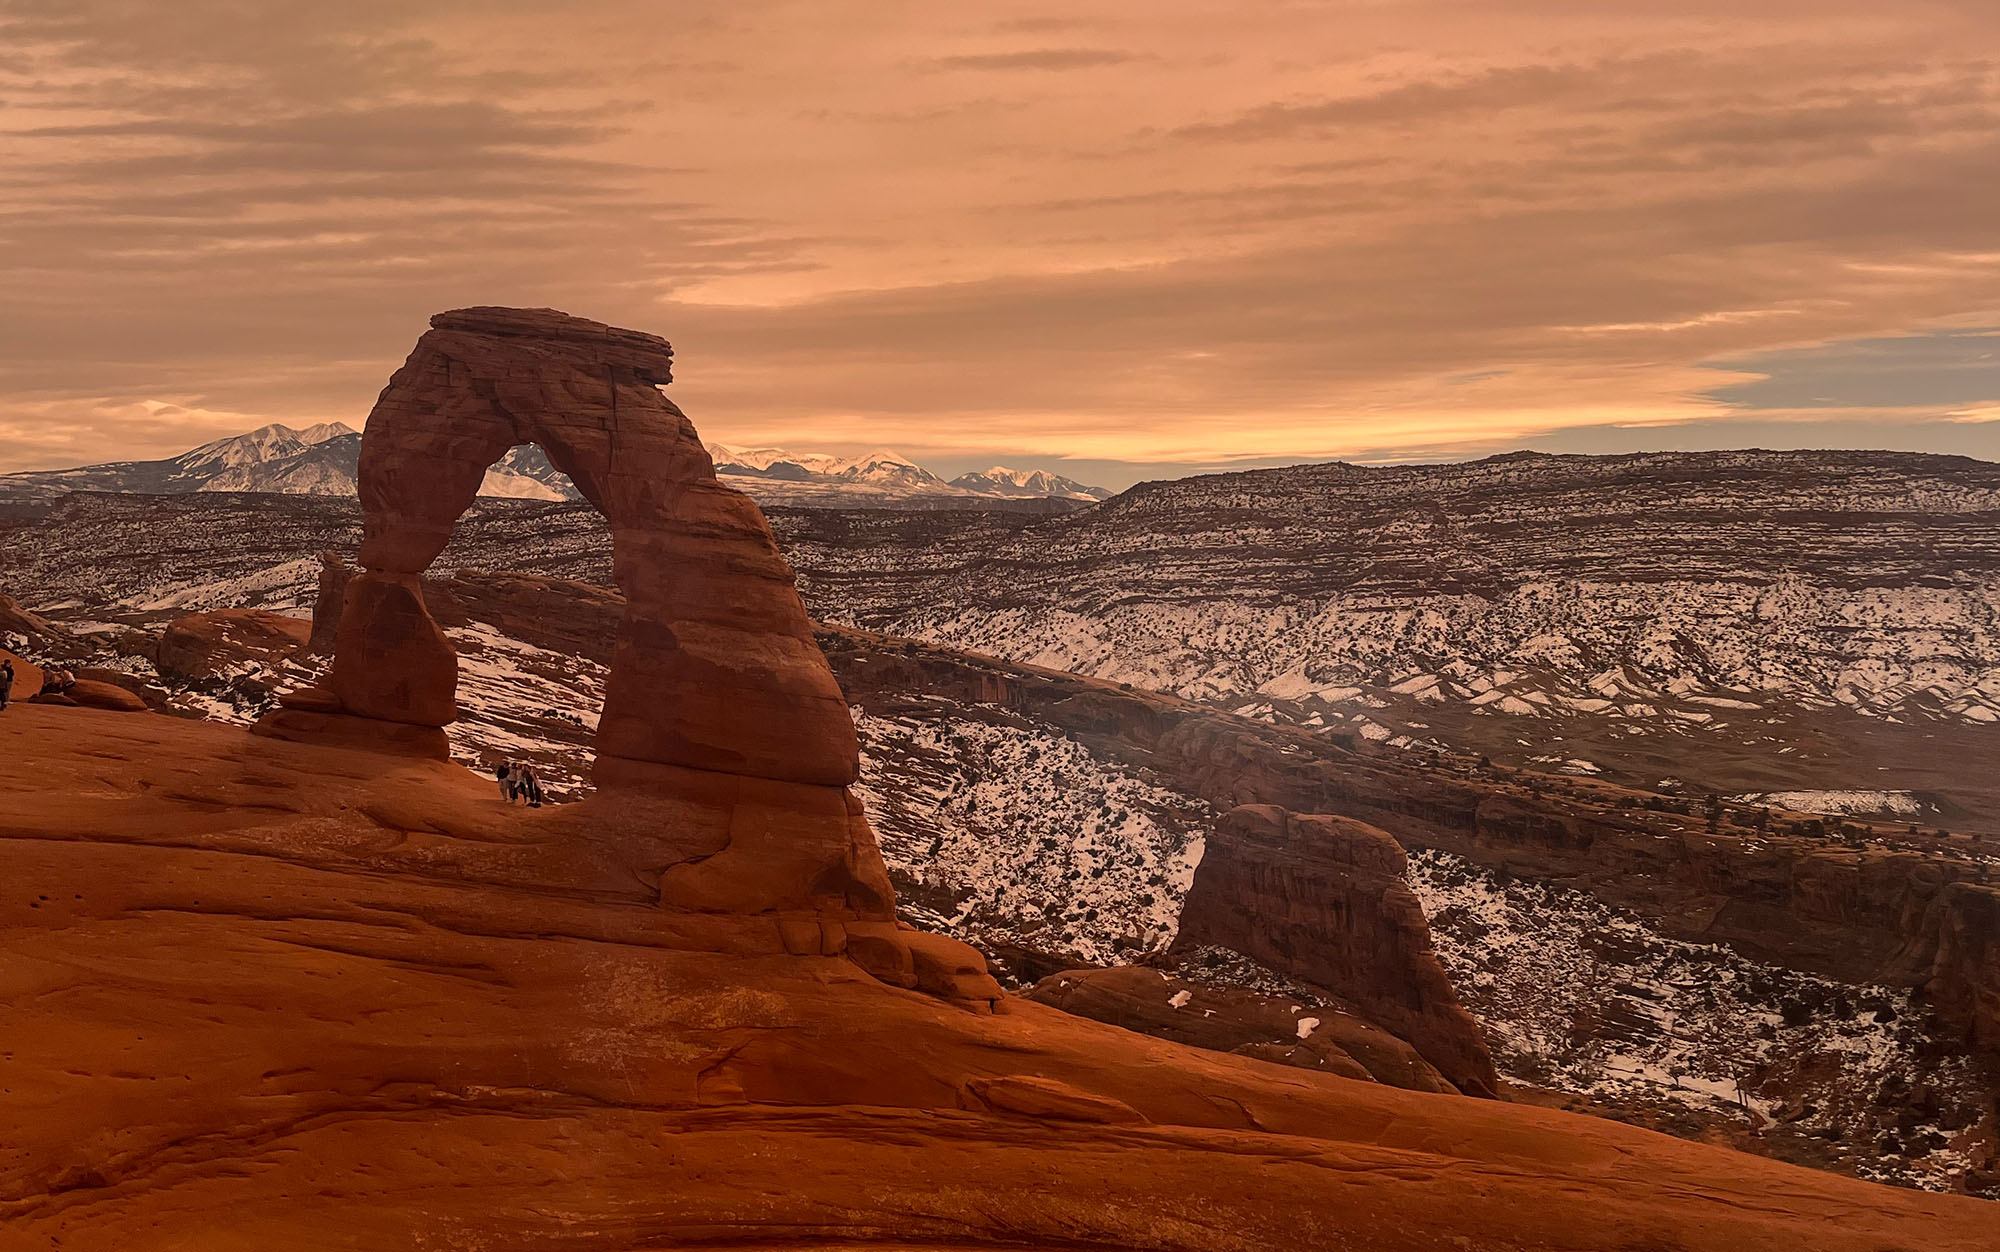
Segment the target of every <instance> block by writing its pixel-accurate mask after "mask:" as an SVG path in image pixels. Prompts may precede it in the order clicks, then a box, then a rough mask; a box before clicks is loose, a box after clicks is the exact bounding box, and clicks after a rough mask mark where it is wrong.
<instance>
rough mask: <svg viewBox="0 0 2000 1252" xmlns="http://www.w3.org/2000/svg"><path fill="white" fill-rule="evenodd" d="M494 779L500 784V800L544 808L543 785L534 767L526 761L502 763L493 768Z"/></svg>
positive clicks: (533, 807)
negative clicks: (536, 775)
mask: <svg viewBox="0 0 2000 1252" xmlns="http://www.w3.org/2000/svg"><path fill="white" fill-rule="evenodd" d="M493 777H494V780H495V781H497V782H498V783H499V784H500V798H501V799H502V800H505V801H506V802H507V803H508V804H525V805H527V806H528V807H529V808H531V809H538V808H541V807H542V784H541V780H540V779H538V778H536V777H535V770H534V767H533V766H531V765H529V764H527V763H526V762H524V761H502V762H501V763H500V764H498V765H496V766H494V767H493Z"/></svg>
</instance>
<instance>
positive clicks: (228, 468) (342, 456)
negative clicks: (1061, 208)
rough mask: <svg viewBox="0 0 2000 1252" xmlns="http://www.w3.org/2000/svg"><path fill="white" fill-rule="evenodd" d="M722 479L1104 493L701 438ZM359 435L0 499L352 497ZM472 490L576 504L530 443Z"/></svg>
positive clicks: (884, 457) (788, 497) (959, 503)
mask: <svg viewBox="0 0 2000 1252" xmlns="http://www.w3.org/2000/svg"><path fill="white" fill-rule="evenodd" d="M708 452H709V455H710V456H711V457H712V458H713V459H714V461H715V469H716V473H717V475H719V476H720V477H721V479H722V481H724V482H725V483H727V484H729V485H730V486H732V487H735V488H737V489H738V490H739V491H743V492H746V493H748V494H749V495H751V496H753V497H755V498H756V499H757V500H758V501H759V502H761V503H764V504H788V505H793V506H796V507H808V508H1007V509H1021V508H1037V509H1047V510H1061V509H1064V508H1070V507H1075V506H1077V505H1084V504H1090V503H1094V502H1096V501H1098V500H1102V499H1105V498H1107V497H1108V496H1109V495H1110V494H1111V493H1110V492H1108V491H1105V490H1104V489H1103V488H1101V487H1087V486H1084V485H1083V484H1081V483H1076V482H1073V481H1071V480H1070V479H1067V478H1062V477H1059V476H1057V475H1054V474H1050V473H1048V472H1047V471H1044V470H1021V471H1016V470H1002V469H994V470H989V471H987V473H986V474H983V475H981V474H968V475H964V476H963V477H961V478H960V479H958V480H956V481H954V482H949V483H947V482H945V481H944V480H943V479H941V478H939V477H938V476H937V475H936V474H933V473H931V472H930V471H929V470H927V469H925V468H924V467H923V466H921V465H918V464H917V463H916V462H914V461H912V460H910V459H909V458H908V457H904V456H899V455H897V454H896V453H894V452H871V453H869V454H868V455H867V456H861V457H840V456H834V455H831V454H828V453H819V452H790V451H787V450H785V449H783V448H731V447H728V446H726V445H724V444H710V445H708ZM360 457H361V435H360V433H359V432H357V431H355V430H353V429H352V428H350V427H348V426H345V425H343V424H341V423H339V422H327V423H323V424H321V425H317V426H309V427H307V428H306V429H304V430H294V429H292V428H291V427H289V426H283V425H278V424H273V425H270V426H264V427H260V428H259V429H257V430H253V431H249V432H247V433H245V434H241V435H232V436H230V437H228V438H226V439H217V440H214V441H213V442H210V443H205V444H203V445H202V446H201V447H199V448H195V449H193V450H192V451H189V452H184V453H182V454H181V455H180V456H177V457H172V458H169V459H166V460H161V461H121V462H116V463H113V464H108V465H89V466H82V467H79V468H77V469H66V470H32V471H28V472H26V473H20V474H7V475H0V496H14V497H20V496H48V495H56V494H60V493H62V492H66V491H122V492H134V493H139V494H144V495H176V494H179V493H181V492H188V491H207V492H221V491H242V492H267V493H271V494H275V495H311V496H352V495H353V494H354V490H355V475H356V471H357V466H358V465H359V463H360ZM479 494H480V495H482V496H493V497H499V498H504V499H515V500H572V501H575V500H581V499H583V496H582V494H581V493H579V492H578V491H577V490H576V488H575V486H574V485H572V484H571V482H570V481H569V477H568V476H567V475H565V474H564V473H563V472H562V471H561V470H559V469H557V468H556V467H555V466H554V465H553V464H551V463H550V461H549V458H548V455H547V454H546V453H544V452H543V451H542V449H541V448H539V447H537V446H535V445H534V444H523V445H521V446H520V447H517V448H514V449H513V450H512V451H510V452H508V453H507V455H506V456H504V457H502V458H501V459H500V460H499V461H497V462H495V463H494V465H493V467H492V468H491V469H490V470H488V471H487V473H486V479H485V481H484V482H483V483H481V484H480V489H479Z"/></svg>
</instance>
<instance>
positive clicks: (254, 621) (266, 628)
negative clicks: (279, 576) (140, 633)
mask: <svg viewBox="0 0 2000 1252" xmlns="http://www.w3.org/2000/svg"><path fill="white" fill-rule="evenodd" d="M311 634H312V623H311V622H309V621H306V620H305V619H304V618H298V617H286V616H284V615H283V614H281V613H271V612H267V611H265V610H263V609H217V610H215V611H214V612H209V613H187V614H183V615H182V616H180V617H177V618H175V619H174V620H173V621H171V622H169V623H168V624H167V628H166V630H165V631H164V632H162V633H161V635H160V641H159V644H158V645H157V646H156V647H155V649H154V651H153V659H154V663H155V664H156V665H158V666H159V668H160V672H161V673H162V674H167V675H171V676H173V677H176V678H214V677H216V676H217V675H218V674H219V673H221V672H222V671H223V670H225V669H228V668H229V667H230V666H232V665H239V664H242V663H243V662H246V661H264V662H272V661H278V660H282V659H284V658H285V657H288V656H290V655H292V654H293V653H295V652H297V651H299V649H300V648H302V647H303V646H304V645H305V643H306V640H307V639H308V638H309V637H310V636H311Z"/></svg>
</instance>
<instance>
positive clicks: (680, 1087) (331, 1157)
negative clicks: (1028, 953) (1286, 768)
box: [0, 706, 1993, 1252]
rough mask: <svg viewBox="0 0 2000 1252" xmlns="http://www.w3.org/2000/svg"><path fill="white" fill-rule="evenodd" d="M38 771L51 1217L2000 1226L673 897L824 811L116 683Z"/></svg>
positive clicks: (821, 929)
mask: <svg viewBox="0 0 2000 1252" xmlns="http://www.w3.org/2000/svg"><path fill="white" fill-rule="evenodd" d="M0 761H5V762H7V765H6V768H5V769H4V770H0V852H3V853H4V859H5V864H6V866H7V876H6V877H7V882H8V885H9V888H10V889H9V890H8V891H7V892H5V893H0V997H4V1000H5V1003H6V1004H7V1011H6V1013H4V1014H0V1056H4V1058H5V1069H6V1080H5V1082H4V1083H0V1122H4V1124H6V1125H7V1126H9V1127H10V1133H9V1135H8V1136H7V1139H6V1143H5V1147H4V1150H0V1248H4V1249H6V1250H7V1252H12V1250H13V1249H15V1248H20V1249H24V1250H25V1249H29V1248H64V1249H82V1250H89V1252H94V1250H96V1249H114V1248H117V1249H125V1248H132V1249H139V1248H165V1247H189V1248H193V1247H199V1248H203V1249H208V1250H212V1252H252V1250H259V1252H261V1250H262V1249H269V1248H287V1249H299V1250H301V1252H319V1250H320V1249H326V1250H328V1252H330V1250H331V1249H335V1248H357V1247H360V1248H390V1247H394V1248H403V1247H409V1248H429V1247H435V1248H466V1249H473V1248H477V1249H488V1250H491V1252H503V1250H507V1252H512V1250H521V1252H525V1250H526V1249H529V1248H533V1249H536V1252H604V1250H607V1249H613V1248H619V1249H623V1248H639V1247H669V1246H686V1245H696V1244H698V1245H700V1246H704V1247H715V1248H737V1249H745V1250H746V1252H747V1250H748V1249H757V1248H770V1247H774V1246H777V1245H778V1244H783V1245H784V1246H787V1247H792V1246H797V1247H806V1246H840V1247H854V1248H859V1247H896V1248H900V1249H909V1250H911V1252H919V1250H922V1249H939V1250H950V1252H966V1250H968V1249H971V1248H974V1247H995V1246H1020V1247H1064V1248H1111V1247H1117V1248H1146V1249H1151V1250H1153V1252H1214V1250H1217V1249H1231V1250H1234V1252H1262V1250H1264V1249H1271V1250H1273V1252H1276V1250H1278V1249H1294V1248H1298V1247H1300V1246H1312V1247H1329V1248H1332V1247H1368V1248H1371V1249H1380V1250H1381V1252H1420V1250H1421V1252H1428V1250H1429V1249H1434V1248H1439V1247H1464V1248H1479V1249H1481V1250H1482V1252H1529V1250H1530V1249H1533V1250H1534V1252H1602V1250H1603V1249H1609V1248H1621V1249H1642V1248H1676V1249H1680V1250H1682V1252H1741V1250H1743V1249H1750V1248H1795V1247H1810V1248H1814V1249H1818V1250H1821V1252H1881V1250H1882V1249H1885V1248H1917V1247H1922V1248H1924V1249H1926V1252H1985V1249H1987V1248H1990V1246H1991V1239H1992V1229H1993V1227H1992V1209H1991V1206H1990V1205H1987V1204H1984V1203H1981V1202H1977V1201H1972V1200H1967V1199H1964V1198H1959V1197H1950V1196H1934V1195H1924V1194H1919V1193H1914V1192H1907V1191H1896V1190H1892V1189H1888V1188H1883V1187H1877V1186H1871V1185H1868V1184H1864V1183H1859V1182H1856V1181H1854V1180H1851V1179H1844V1178H1839V1177H1835V1176H1832V1175H1827V1174H1820V1173H1815V1172H1813V1171H1809V1170H1804V1169H1798V1168H1795V1167H1790V1166H1785V1165H1781V1164H1778V1163H1775V1162H1772V1161H1767V1160H1761V1159H1757V1158H1752V1157H1746V1156H1741V1155H1738V1154H1735V1153H1731V1152H1727V1151H1725V1150H1722V1149H1718V1148H1714V1147H1708V1146H1704V1145H1700V1144H1692V1143H1686V1142H1681V1141H1678V1140H1673V1139H1668V1138H1664V1137H1662V1136H1659V1135H1654V1134H1649V1133H1645V1132H1642V1131H1637V1130H1633V1129H1631V1128H1629V1127H1624V1126H1620V1125H1616V1124H1614V1123H1610V1122H1606V1121H1602V1120H1598V1119H1593V1118H1583V1117H1575V1116H1570V1115H1565V1114H1561V1113H1555V1112H1550V1111H1545V1110H1539V1109H1532V1108H1524V1107H1520V1106H1515V1105H1508V1104H1504V1103H1501V1102H1496V1101H1477V1100H1464V1099H1460V1098H1458V1097H1455V1096H1449V1095H1431V1094H1422V1093H1417V1092H1411V1091H1401V1090H1397V1089H1395V1088H1391V1087H1385V1086H1382V1085H1380V1084H1377V1083H1362V1082H1350V1081H1346V1080H1343V1079H1340V1078H1337V1077H1334V1076H1331V1075H1328V1074H1324V1073H1314V1072H1310V1071H1308V1070H1305V1069H1299V1068H1284V1067H1280V1066H1274V1065H1269V1064H1265V1063H1262V1062H1259V1061H1254V1060H1250V1059H1245V1058H1243V1057H1235V1056H1227V1055H1221V1054H1218V1053H1214V1052H1204V1051H1197V1050H1194V1049H1189V1048H1184V1047H1180V1046H1177V1045H1174V1044H1171V1043H1167V1042H1164V1041H1161V1040H1157V1039H1150V1038H1146V1037H1144V1036H1141V1035H1134V1034H1131V1033H1129V1032H1126V1031H1122V1030H1118V1029H1115V1028H1113V1027H1109V1026H1104V1025H1101V1024H1098V1023H1095V1022H1090V1021H1084V1020H1081V1019H1078V1018H1074V1017H1070V1016H1068V1015H1065V1014H1062V1013H1059V1012H1057V1011H1055V1010H1053V1009H1049V1008H1046V1007H1044V1006H1041V1005H1037V1004H1032V1003H1019V1002H1016V1003H1011V1004H1010V1011H1009V1012H1007V1013H1004V1014H1001V1015H998V1016H990V1015H980V1014H973V1013H966V1012H962V1011H959V1010H957V1009H956V1008H954V1007H952V1006H951V1005H949V1004H946V1003H942V1002H940V1001H939V1000H938V999H935V998H931V997H927V996H921V995H914V994H911V993H910V992H909V991H907V990H904V989H901V988H899V987H895V986H888V985H884V983H883V982H881V981H879V980H877V979H875V978H871V977H868V976H867V975H865V974H864V973H862V972H861V970H859V969H857V968H856V966H855V965H854V964H853V963H851V962H849V961H845V960H840V959H836V958H833V957H831V956H828V955H826V954H825V952H826V947H827V945H826V944H825V939H826V936H827V935H828V933H829V931H830V928H829V927H828V926H827V925H825V924H815V925H812V926H805V925H802V924H800V919H799V917H798V915H796V914H790V913H786V912H784V911H781V910H777V909H772V910H768V911H762V912H758V911H747V912H745V911H739V912H731V913H728V914H717V915H699V914H696V913H694V912H691V911H686V910H674V909H663V908H661V907H660V903H659V898H658V895H659V892H658V887H657V882H658V880H659V879H660V878H661V877H662V876H666V875H670V874H679V875H681V876H684V877H688V878H690V879H699V880H704V881H702V882H698V883H695V882H691V883H690V887H691V889H692V888H694V887H704V888H710V889H713V890H715V891H716V892H717V894H718V898H719V899H722V900H727V901H731V902H732V903H733V902H734V900H735V898H736V895H737V892H738V890H739V888H738V887H737V886H736V885H735V883H734V882H733V881H731V880H733V879H735V878H737V877H738V875H739V874H740V873H741V872H742V871H743V869H744V868H745V866H743V865H742V864H741V863H738V864H737V865H735V866H734V867H730V866H728V865H727V864H726V863H727V862H728V861H729V859H730V856H731V854H732V853H733V851H734V849H735V847H736V846H737V844H740V843H741V842H743V841H744V840H745V839H750V840H752V841H754V840H755V839H758V838H766V837H768V838H771V839H778V838H784V837H786V834H787V831H788V830H789V829H790V824H791V823H792V822H793V821H794V820H795V819H794V818H793V817H792V816H790V815H785V814H774V815H773V820H774V821H776V822H779V823H781V824H780V825H779V826H777V827H776V828H774V829H773V830H771V831H770V832H769V834H768V836H765V835H759V834H758V832H757V831H756V830H755V829H753V824H749V823H739V824H738V825H737V826H736V828H735V829H734V830H724V829H718V828H716V827H715V826H714V825H712V822H713V820H714V818H715V814H716V812H717V810H716V809H715V808H714V807H713V806H712V805H711V804H709V803H707V802H704V801H702V800H700V799H698V798H694V797H691V796H687V795H676V794H674V793H671V792H667V791H659V790H647V789H623V788H621V789H616V790H614V791H610V792H607V793H606V794H605V795H604V796H602V797H600V798H599V799H598V800H594V801H591V802H588V803H582V804H572V805H563V806H559V807H557V808H554V809H545V810H535V811H530V810H523V809H509V808H506V807H504V806H502V805H501V804H500V803H499V801H498V799H497V798H496V797H495V796H494V794H493V791H492V788H491V786H490V784H489V783H488V782H486V781H485V780H481V779H479V778H477V777H475V776H473V775H471V774H469V773H467V772H466V771H464V770H462V769H460V768H458V767H457V766H454V765H451V764H448V763H446V762H441V761H433V760H426V759H423V758H420V757H400V756H385V755H383V754H382V753H380V752H376V751H372V750H371V751H359V750H354V749H347V748H339V747H333V746H327V745H324V744H305V743H297V742H285V741H279V740H274V739H272V738H269V737H253V736H248V735H245V734H244V733H243V732H242V731H240V730H238V729H236V728H233V727H228V726H221V725H216V724H212V723H200V722H190V721H182V720H178V719H171V718H120V717H116V716H114V715H111V714H105V713H98V712H95V711H93V710H89V709H61V710H58V709H42V708H36V707H32V706H30V707H25V708H22V709H18V710H10V711H9V714H8V716H7V717H4V718H0ZM661 768H671V767H661ZM708 777H710V778H711V779H720V778H725V777H729V776H727V775H721V774H714V773H711V774H709V775H708ZM737 777H741V776H737ZM755 782H756V780H750V779H743V785H744V786H746V787H750V786H752V785H753V784H754V783H755ZM718 785H719V784H718ZM792 785H794V786H799V787H806V786H808V785H807V784H792ZM836 794H837V792H836ZM829 816H831V815H829ZM690 828H692V829H694V830H696V831H698V834H697V835H696V836H695V837H696V838H699V839H700V840H701V841H703V842H704V844H705V845H706V846H709V847H711V848H712V849H713V854H712V855H711V856H709V857H708V858H707V859H706V860H703V861H699V862H696V861H691V860H690V859H689V858H688V857H687V855H686V849H687V845H688V842H689V838H690V837H689V836H688V835H686V834H684V833H683V832H684V831H685V830H688V829H690ZM732 835H733V839H732ZM717 862H723V863H725V864H721V865H718V864H716V863H717ZM712 866H713V869H711V867H712ZM773 890H774V893H775V894H777V895H791V896H797V895H798V894H800V893H803V894H805V895H810V896H815V897H816V896H818V895H820V894H821V893H822V891H823V888H822V887H820V886H818V885H816V884H813V883H810V882H806V883H801V882H797V881H791V882H786V883H782V884H778V885H776V886H775V887H774V888H773ZM815 941H817V942H818V943H819V944H820V949H819V952H818V953H817V954H815V953H813V952H812V951H811V947H812V944H813V943H814V942H815ZM868 943H872V940H869V941H867V942H865V943H864V946H867V944H868ZM793 950H803V951H802V952H801V954H798V955H792V954H790V952H792V951H793ZM895 950H896V945H895V944H894V943H893V942H892V943H889V944H887V945H881V946H880V948H879V949H878V951H886V952H894V951H895ZM918 951H921V949H919V950H918ZM927 962H928V963H936V954H934V953H933V954H928V955H925V956H923V957H921V958H919V957H918V956H916V955H914V954H913V957H912V967H913V972H914V973H915V974H916V975H917V976H918V977H921V976H922V967H923V965H924V964H925V963H927ZM945 963H946V964H948V962H945Z"/></svg>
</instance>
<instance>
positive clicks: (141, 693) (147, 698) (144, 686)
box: [76, 665, 167, 709]
mask: <svg viewBox="0 0 2000 1252" xmlns="http://www.w3.org/2000/svg"><path fill="white" fill-rule="evenodd" d="M76 680H77V682H79V683H84V682H93V683H103V684H105V685H107V686H111V687H119V688H122V689H124V690H126V691H129V692H131V693H132V694H133V695H135V696H137V697H139V699H141V700H143V701H144V702H145V704H146V707H147V708H150V709H163V708H165V707H166V705H167V693H166V692H165V691H163V690H161V689H160V688H159V687H157V686H155V685H154V684H152V683H149V682H147V681H146V680H145V679H143V678H141V677H139V676H138V675H137V674H128V673H126V672H125V671H124V670H122V669H112V668H110V667H109V666H104V665H90V666H85V667H84V668H83V669H80V670H77V671H76Z"/></svg>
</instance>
